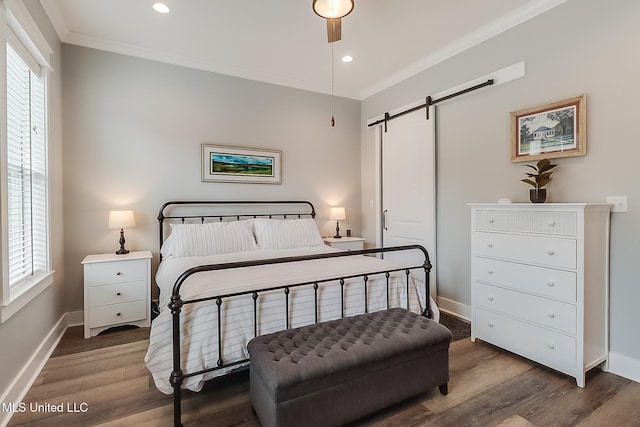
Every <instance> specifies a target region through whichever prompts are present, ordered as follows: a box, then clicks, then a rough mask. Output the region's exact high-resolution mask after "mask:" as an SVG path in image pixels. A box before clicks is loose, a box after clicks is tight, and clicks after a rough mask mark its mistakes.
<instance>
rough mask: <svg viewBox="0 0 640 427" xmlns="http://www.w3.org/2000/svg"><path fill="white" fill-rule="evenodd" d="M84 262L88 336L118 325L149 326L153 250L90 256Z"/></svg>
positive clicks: (85, 321)
mask: <svg viewBox="0 0 640 427" xmlns="http://www.w3.org/2000/svg"><path fill="white" fill-rule="evenodd" d="M82 264H83V265H84V337H85V338H89V337H92V336H95V335H97V334H99V333H100V332H102V331H103V330H105V329H109V328H111V327H113V326H118V325H137V326H140V327H148V326H149V325H150V320H151V252H149V251H139V252H131V253H129V254H126V255H116V254H99V255H88V256H87V257H86V258H85V259H84V260H83V261H82Z"/></svg>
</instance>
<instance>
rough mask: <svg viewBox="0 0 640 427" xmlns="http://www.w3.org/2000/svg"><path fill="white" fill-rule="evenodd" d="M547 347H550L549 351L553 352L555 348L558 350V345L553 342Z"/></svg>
mask: <svg viewBox="0 0 640 427" xmlns="http://www.w3.org/2000/svg"><path fill="white" fill-rule="evenodd" d="M547 347H549V350H553V349H554V348H556V345H555V344H554V343H552V342H550V343H548V344H547Z"/></svg>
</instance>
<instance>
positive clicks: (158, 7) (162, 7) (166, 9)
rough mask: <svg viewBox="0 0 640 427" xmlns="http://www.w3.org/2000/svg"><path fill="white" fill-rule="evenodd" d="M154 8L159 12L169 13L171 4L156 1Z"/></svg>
mask: <svg viewBox="0 0 640 427" xmlns="http://www.w3.org/2000/svg"><path fill="white" fill-rule="evenodd" d="M153 10H155V11H156V12H158V13H169V6H167V5H166V4H164V3H154V4H153Z"/></svg>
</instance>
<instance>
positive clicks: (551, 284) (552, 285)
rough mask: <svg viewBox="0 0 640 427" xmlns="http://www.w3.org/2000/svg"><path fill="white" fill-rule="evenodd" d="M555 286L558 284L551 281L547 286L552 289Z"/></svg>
mask: <svg viewBox="0 0 640 427" xmlns="http://www.w3.org/2000/svg"><path fill="white" fill-rule="evenodd" d="M555 285H556V284H555V283H554V282H553V281H551V280H550V281H548V282H547V286H548V287H550V288H553V287H554V286H555Z"/></svg>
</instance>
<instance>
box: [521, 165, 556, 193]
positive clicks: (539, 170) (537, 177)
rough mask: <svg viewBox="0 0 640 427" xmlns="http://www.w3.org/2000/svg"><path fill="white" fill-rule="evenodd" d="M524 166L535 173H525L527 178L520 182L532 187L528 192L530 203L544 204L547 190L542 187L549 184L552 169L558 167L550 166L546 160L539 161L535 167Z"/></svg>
mask: <svg viewBox="0 0 640 427" xmlns="http://www.w3.org/2000/svg"><path fill="white" fill-rule="evenodd" d="M525 166H527V167H530V168H531V169H533V171H534V172H535V173H529V172H525V175H527V176H528V178H525V179H523V180H522V182H526V183H527V184H529V185H531V186H533V188H532V189H530V190H529V200H531V202H532V203H544V201H545V200H547V189H546V188H543V187H544V186H545V185H547V184H548V183H549V182H551V174H552V173H553V170H552V169H553V168H555V167H556V166H558V165H552V164H551V162H550V161H549V160H548V159H541V160H539V161H538V163H537V164H536V165H535V166H532V165H525Z"/></svg>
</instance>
